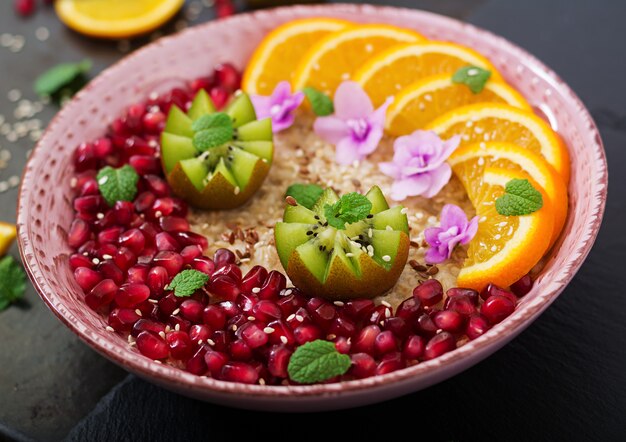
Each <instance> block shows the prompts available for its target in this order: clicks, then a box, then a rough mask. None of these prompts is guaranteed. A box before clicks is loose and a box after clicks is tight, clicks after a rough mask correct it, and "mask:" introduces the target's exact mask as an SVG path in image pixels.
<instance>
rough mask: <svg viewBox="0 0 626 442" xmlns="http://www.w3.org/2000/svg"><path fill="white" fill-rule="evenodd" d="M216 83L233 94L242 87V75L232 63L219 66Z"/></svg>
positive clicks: (216, 69) (216, 70)
mask: <svg viewBox="0 0 626 442" xmlns="http://www.w3.org/2000/svg"><path fill="white" fill-rule="evenodd" d="M214 75H215V82H216V83H217V85H218V86H221V87H223V88H224V89H226V90H227V91H228V92H230V93H233V92H235V91H236V90H237V89H239V87H240V86H241V74H240V73H239V71H238V70H237V69H236V68H235V67H234V66H233V65H232V64H230V63H223V64H219V65H217V66H216V67H215V73H214Z"/></svg>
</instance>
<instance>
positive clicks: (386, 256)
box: [383, 255, 391, 262]
mask: <svg viewBox="0 0 626 442" xmlns="http://www.w3.org/2000/svg"><path fill="white" fill-rule="evenodd" d="M383 261H385V262H389V261H391V256H389V255H383Z"/></svg>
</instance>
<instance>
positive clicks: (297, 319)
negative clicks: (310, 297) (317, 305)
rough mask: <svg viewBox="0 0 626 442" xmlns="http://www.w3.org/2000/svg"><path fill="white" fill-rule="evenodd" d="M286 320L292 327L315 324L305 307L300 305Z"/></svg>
mask: <svg viewBox="0 0 626 442" xmlns="http://www.w3.org/2000/svg"><path fill="white" fill-rule="evenodd" d="M286 322H287V325H289V326H290V327H291V328H295V327H298V326H299V325H302V324H313V319H312V318H311V315H310V314H309V312H308V310H307V309H306V308H305V307H300V308H299V309H298V310H296V311H295V313H292V314H290V315H288V316H287V319H286Z"/></svg>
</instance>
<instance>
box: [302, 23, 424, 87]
mask: <svg viewBox="0 0 626 442" xmlns="http://www.w3.org/2000/svg"><path fill="white" fill-rule="evenodd" d="M421 40H424V37H423V36H422V35H420V34H418V33H417V32H414V31H409V30H408V29H402V28H397V27H395V26H390V25H382V24H373V25H355V26H350V27H348V28H345V29H344V30H342V31H339V32H335V33H333V34H330V35H328V36H327V37H325V38H323V39H321V40H320V41H319V42H318V43H317V44H316V45H314V46H313V47H312V48H311V49H309V50H308V51H307V52H306V54H305V55H304V56H303V57H302V60H301V61H300V63H299V64H298V67H297V68H296V72H295V75H294V80H293V88H294V89H296V90H297V89H302V88H303V87H305V86H312V87H314V88H316V89H318V90H320V91H322V92H324V93H326V94H328V95H330V96H332V94H333V93H334V92H335V89H336V88H337V86H339V83H341V82H342V81H344V80H349V79H351V78H352V74H353V73H354V71H355V70H356V69H357V68H358V67H359V66H361V65H362V64H363V63H365V61H366V60H367V59H368V58H370V57H372V56H375V55H376V54H378V53H380V52H382V51H384V50H385V49H387V48H389V47H390V46H394V45H397V44H399V43H411V42H416V41H421Z"/></svg>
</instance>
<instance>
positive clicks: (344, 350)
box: [335, 336, 352, 355]
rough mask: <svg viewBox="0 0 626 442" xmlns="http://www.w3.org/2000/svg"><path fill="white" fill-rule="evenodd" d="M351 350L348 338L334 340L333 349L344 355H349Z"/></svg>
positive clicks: (350, 342) (341, 337) (350, 341)
mask: <svg viewBox="0 0 626 442" xmlns="http://www.w3.org/2000/svg"><path fill="white" fill-rule="evenodd" d="M351 348H352V340H351V339H350V338H346V337H345V336H338V337H337V339H335V349H336V350H337V351H338V352H339V353H341V354H344V355H347V354H350V349H351Z"/></svg>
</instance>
